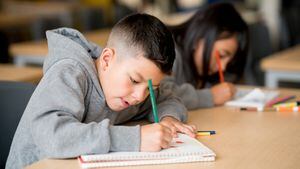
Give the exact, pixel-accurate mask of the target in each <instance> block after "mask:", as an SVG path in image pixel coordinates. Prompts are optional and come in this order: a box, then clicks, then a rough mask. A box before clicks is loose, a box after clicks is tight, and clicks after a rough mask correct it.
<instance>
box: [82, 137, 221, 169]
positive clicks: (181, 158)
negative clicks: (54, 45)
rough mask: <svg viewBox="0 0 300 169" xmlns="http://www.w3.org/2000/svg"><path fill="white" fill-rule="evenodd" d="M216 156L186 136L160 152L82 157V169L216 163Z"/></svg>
mask: <svg viewBox="0 0 300 169" xmlns="http://www.w3.org/2000/svg"><path fill="white" fill-rule="evenodd" d="M215 157H216V154H215V153H214V152H213V151H212V150H211V149H209V148H208V147H206V146H205V145H203V144H202V143H201V142H199V141H198V140H196V139H194V138H191V137H189V136H187V135H184V134H179V135H178V138H174V139H173V141H172V143H171V146H170V148H167V149H163V150H161V151H159V152H111V153H108V154H97V155H81V156H80V157H78V161H79V164H80V166H81V168H97V167H117V166H133V165H153V164H171V163H186V162H200V161H201V162H204V161H214V160H215Z"/></svg>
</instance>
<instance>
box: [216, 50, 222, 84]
mask: <svg viewBox="0 0 300 169" xmlns="http://www.w3.org/2000/svg"><path fill="white" fill-rule="evenodd" d="M215 56H216V61H217V64H218V69H219V78H220V83H224V75H223V71H222V64H221V58H220V54H219V51H218V50H217V51H216V55H215Z"/></svg>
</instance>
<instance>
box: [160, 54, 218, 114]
mask: <svg viewBox="0 0 300 169" xmlns="http://www.w3.org/2000/svg"><path fill="white" fill-rule="evenodd" d="M183 59H184V58H183V56H182V55H181V54H180V52H179V51H178V50H176V59H175V62H174V66H173V76H168V77H166V78H165V79H164V80H163V82H162V84H163V85H164V86H165V87H166V88H168V89H170V90H172V91H173V93H174V94H175V95H177V96H178V97H180V98H181V100H182V102H183V103H184V105H185V106H186V108H187V109H188V110H193V109H199V108H207V107H213V106H214V103H213V98H212V93H211V90H210V89H209V88H207V89H196V88H195V87H194V86H193V85H191V84H190V83H188V82H187V77H186V76H187V75H189V74H188V73H186V72H184V71H185V70H186V69H184V68H183Z"/></svg>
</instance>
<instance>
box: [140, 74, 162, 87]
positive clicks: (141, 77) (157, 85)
mask: <svg viewBox="0 0 300 169" xmlns="http://www.w3.org/2000/svg"><path fill="white" fill-rule="evenodd" d="M134 73H135V74H136V75H137V76H138V77H139V78H140V79H142V81H146V80H145V78H144V77H143V76H142V75H141V74H140V73H138V72H134ZM159 85H160V84H152V86H154V87H159Z"/></svg>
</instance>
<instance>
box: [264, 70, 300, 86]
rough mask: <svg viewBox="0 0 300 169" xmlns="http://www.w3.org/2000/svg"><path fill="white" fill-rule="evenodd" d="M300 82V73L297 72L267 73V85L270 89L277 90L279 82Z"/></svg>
mask: <svg viewBox="0 0 300 169" xmlns="http://www.w3.org/2000/svg"><path fill="white" fill-rule="evenodd" d="M280 80H284V81H288V82H300V72H297V71H267V72H266V77H265V85H266V87H268V88H277V87H278V86H279V81H280Z"/></svg>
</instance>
